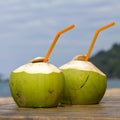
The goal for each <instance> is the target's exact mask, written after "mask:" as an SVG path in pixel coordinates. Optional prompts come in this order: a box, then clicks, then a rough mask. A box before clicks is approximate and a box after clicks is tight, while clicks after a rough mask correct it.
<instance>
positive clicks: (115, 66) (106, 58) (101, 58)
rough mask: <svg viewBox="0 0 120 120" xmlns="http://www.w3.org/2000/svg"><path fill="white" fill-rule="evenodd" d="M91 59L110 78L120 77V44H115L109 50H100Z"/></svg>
mask: <svg viewBox="0 0 120 120" xmlns="http://www.w3.org/2000/svg"><path fill="white" fill-rule="evenodd" d="M90 61H91V62H92V63H93V64H95V65H96V66H97V67H98V68H99V69H100V70H102V71H103V72H104V73H105V74H107V77H108V78H120V44H114V45H113V46H112V48H111V49H110V50H108V51H100V52H99V53H97V54H96V55H95V56H93V57H91V58H90Z"/></svg>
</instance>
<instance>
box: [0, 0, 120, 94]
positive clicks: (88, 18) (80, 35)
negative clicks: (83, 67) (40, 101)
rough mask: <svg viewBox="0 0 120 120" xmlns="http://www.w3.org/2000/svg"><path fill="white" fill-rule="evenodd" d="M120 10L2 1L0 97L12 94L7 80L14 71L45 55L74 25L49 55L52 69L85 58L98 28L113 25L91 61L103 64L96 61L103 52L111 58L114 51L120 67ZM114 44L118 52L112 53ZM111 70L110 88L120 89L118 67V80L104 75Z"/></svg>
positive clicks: (112, 5) (70, 1)
mask: <svg viewBox="0 0 120 120" xmlns="http://www.w3.org/2000/svg"><path fill="white" fill-rule="evenodd" d="M119 6H120V2H119V1H118V0H109V1H105V0H97V1H96V0H1V1H0V41H1V44H0V96H9V95H10V93H9V86H8V81H9V76H10V73H11V71H13V70H14V69H16V68H17V67H19V66H21V65H23V64H26V63H27V62H29V61H30V60H31V59H33V58H35V57H38V56H45V54H46V52H47V50H48V48H49V46H50V44H51V43H52V41H53V39H54V37H55V35H56V33H57V32H58V31H60V30H61V29H63V28H65V27H67V26H69V25H71V24H75V25H76V27H75V28H74V29H73V30H71V31H69V32H67V33H65V34H63V35H62V36H61V37H60V38H59V40H58V42H57V44H56V46H55V48H54V51H53V52H52V54H51V56H50V62H51V63H52V64H54V65H56V66H57V67H59V66H61V65H63V64H65V63H67V62H68V61H70V60H71V59H72V58H73V57H74V56H76V55H79V54H86V52H87V50H88V48H89V45H90V43H91V41H92V38H93V36H94V33H95V31H96V29H98V28H99V27H102V26H104V25H106V24H109V23H111V22H113V21H114V22H115V23H116V25H115V26H114V27H111V28H109V29H107V30H105V31H103V32H101V33H100V34H99V36H98V39H97V42H96V44H95V46H94V49H93V51H92V54H91V61H93V63H97V65H98V64H99V65H101V64H100V63H99V62H101V61H99V62H96V59H95V58H96V56H97V55H98V53H101V51H104V53H106V54H107V53H108V52H109V51H111V53H112V54H113V51H115V50H116V51H115V52H116V53H115V54H114V55H117V57H116V59H117V63H116V64H118V61H119V60H120V56H118V55H120V53H119V52H118V50H119V49H120V34H119V31H120V22H119V21H120V12H119V11H120V7H119ZM115 45H117V46H118V48H119V49H115V50H114V48H115ZM106 54H104V56H106ZM107 55H108V56H109V57H110V55H109V54H107ZM113 57H114V56H112V57H111V58H112V59H113ZM97 58H98V57H97ZM105 60H108V59H107V58H105ZM114 61H115V60H114ZM113 63H114V62H112V63H110V64H113ZM113 65H114V64H113ZM107 66H109V64H108V65H107ZM114 66H115V65H114ZM107 69H109V70H108V71H109V73H110V75H109V78H108V79H111V80H109V82H108V87H110V88H111V87H120V83H119V78H120V77H119V76H118V73H119V71H120V68H117V69H119V70H117V71H118V72H117V75H116V74H115V75H112V76H111V71H110V68H106V69H105V71H104V68H101V70H102V71H104V72H105V73H106V74H107V73H108V72H107ZM111 69H112V68H111ZM114 69H115V68H114ZM112 70H113V69H112ZM113 72H114V71H113ZM113 72H112V73H113ZM112 80H114V81H115V80H116V81H117V83H116V84H114V83H113V81H112ZM111 81H112V83H111ZM109 83H110V84H109Z"/></svg>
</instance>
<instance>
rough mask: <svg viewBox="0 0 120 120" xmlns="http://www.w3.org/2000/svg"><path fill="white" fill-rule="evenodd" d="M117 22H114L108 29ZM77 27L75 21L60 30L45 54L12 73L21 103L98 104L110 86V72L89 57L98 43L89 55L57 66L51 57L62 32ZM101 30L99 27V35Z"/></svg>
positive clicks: (15, 94)
mask: <svg viewBox="0 0 120 120" xmlns="http://www.w3.org/2000/svg"><path fill="white" fill-rule="evenodd" d="M112 25H114V23H111V24H109V25H107V27H106V26H105V29H106V28H108V27H110V26H112ZM72 28H74V25H71V26H69V27H67V28H65V29H64V30H62V31H60V32H58V33H57V35H56V37H55V39H54V41H53V43H52V45H51V47H50V48H49V50H48V53H47V54H46V56H45V58H40V57H38V58H35V59H33V60H32V61H30V62H29V63H28V64H25V65H23V66H21V67H19V68H17V69H16V70H14V71H13V72H12V73H11V76H10V83H9V85H10V90H11V94H12V97H13V98H14V100H15V102H16V103H17V105H18V106H19V107H56V106H58V104H59V103H60V102H61V103H63V104H72V105H78V104H98V103H99V102H100V100H101V99H102V97H103V96H104V93H105V91H106V87H107V81H106V75H105V74H104V73H103V72H102V71H100V70H99V69H98V68H97V67H96V66H94V65H93V64H92V63H90V62H89V61H88V58H89V55H90V52H91V50H92V47H93V44H94V43H95V40H96V38H97V37H96V38H94V39H93V41H94V43H92V44H91V46H92V47H90V50H89V52H88V53H87V55H85V56H76V57H75V58H73V60H71V61H70V62H68V63H67V64H65V65H63V66H61V67H60V68H57V67H56V66H54V65H52V64H50V63H49V62H47V61H48V58H49V56H50V54H51V51H52V50H53V48H54V46H55V44H56V42H57V40H58V38H59V36H60V35H61V34H63V33H64V32H67V31H68V30H71V29H72ZM98 33H99V31H97V35H98Z"/></svg>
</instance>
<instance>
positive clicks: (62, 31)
mask: <svg viewBox="0 0 120 120" xmlns="http://www.w3.org/2000/svg"><path fill="white" fill-rule="evenodd" d="M74 27H75V25H70V26H68V27H67V28H65V29H63V30H61V31H59V32H58V33H57V34H56V36H55V38H54V40H53V43H52V44H51V46H50V48H49V50H48V52H47V54H46V56H45V59H44V60H43V62H47V61H48V58H49V56H50V54H51V52H52V50H53V48H54V46H55V44H56V42H57V40H58V38H59V37H60V35H61V34H63V33H65V32H67V31H69V30H71V29H73V28H74Z"/></svg>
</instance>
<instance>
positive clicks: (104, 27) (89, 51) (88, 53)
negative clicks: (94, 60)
mask: <svg viewBox="0 0 120 120" xmlns="http://www.w3.org/2000/svg"><path fill="white" fill-rule="evenodd" d="M113 25H115V22H112V23H110V24H108V25H105V26H103V27H101V28H98V29H97V30H96V32H95V35H94V38H93V40H92V43H91V45H90V47H89V49H88V52H87V55H86V57H85V61H88V59H89V56H90V54H91V51H92V49H93V46H94V44H95V42H96V39H97V37H98V34H99V33H100V32H101V31H102V30H105V29H107V28H109V27H112V26H113Z"/></svg>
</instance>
